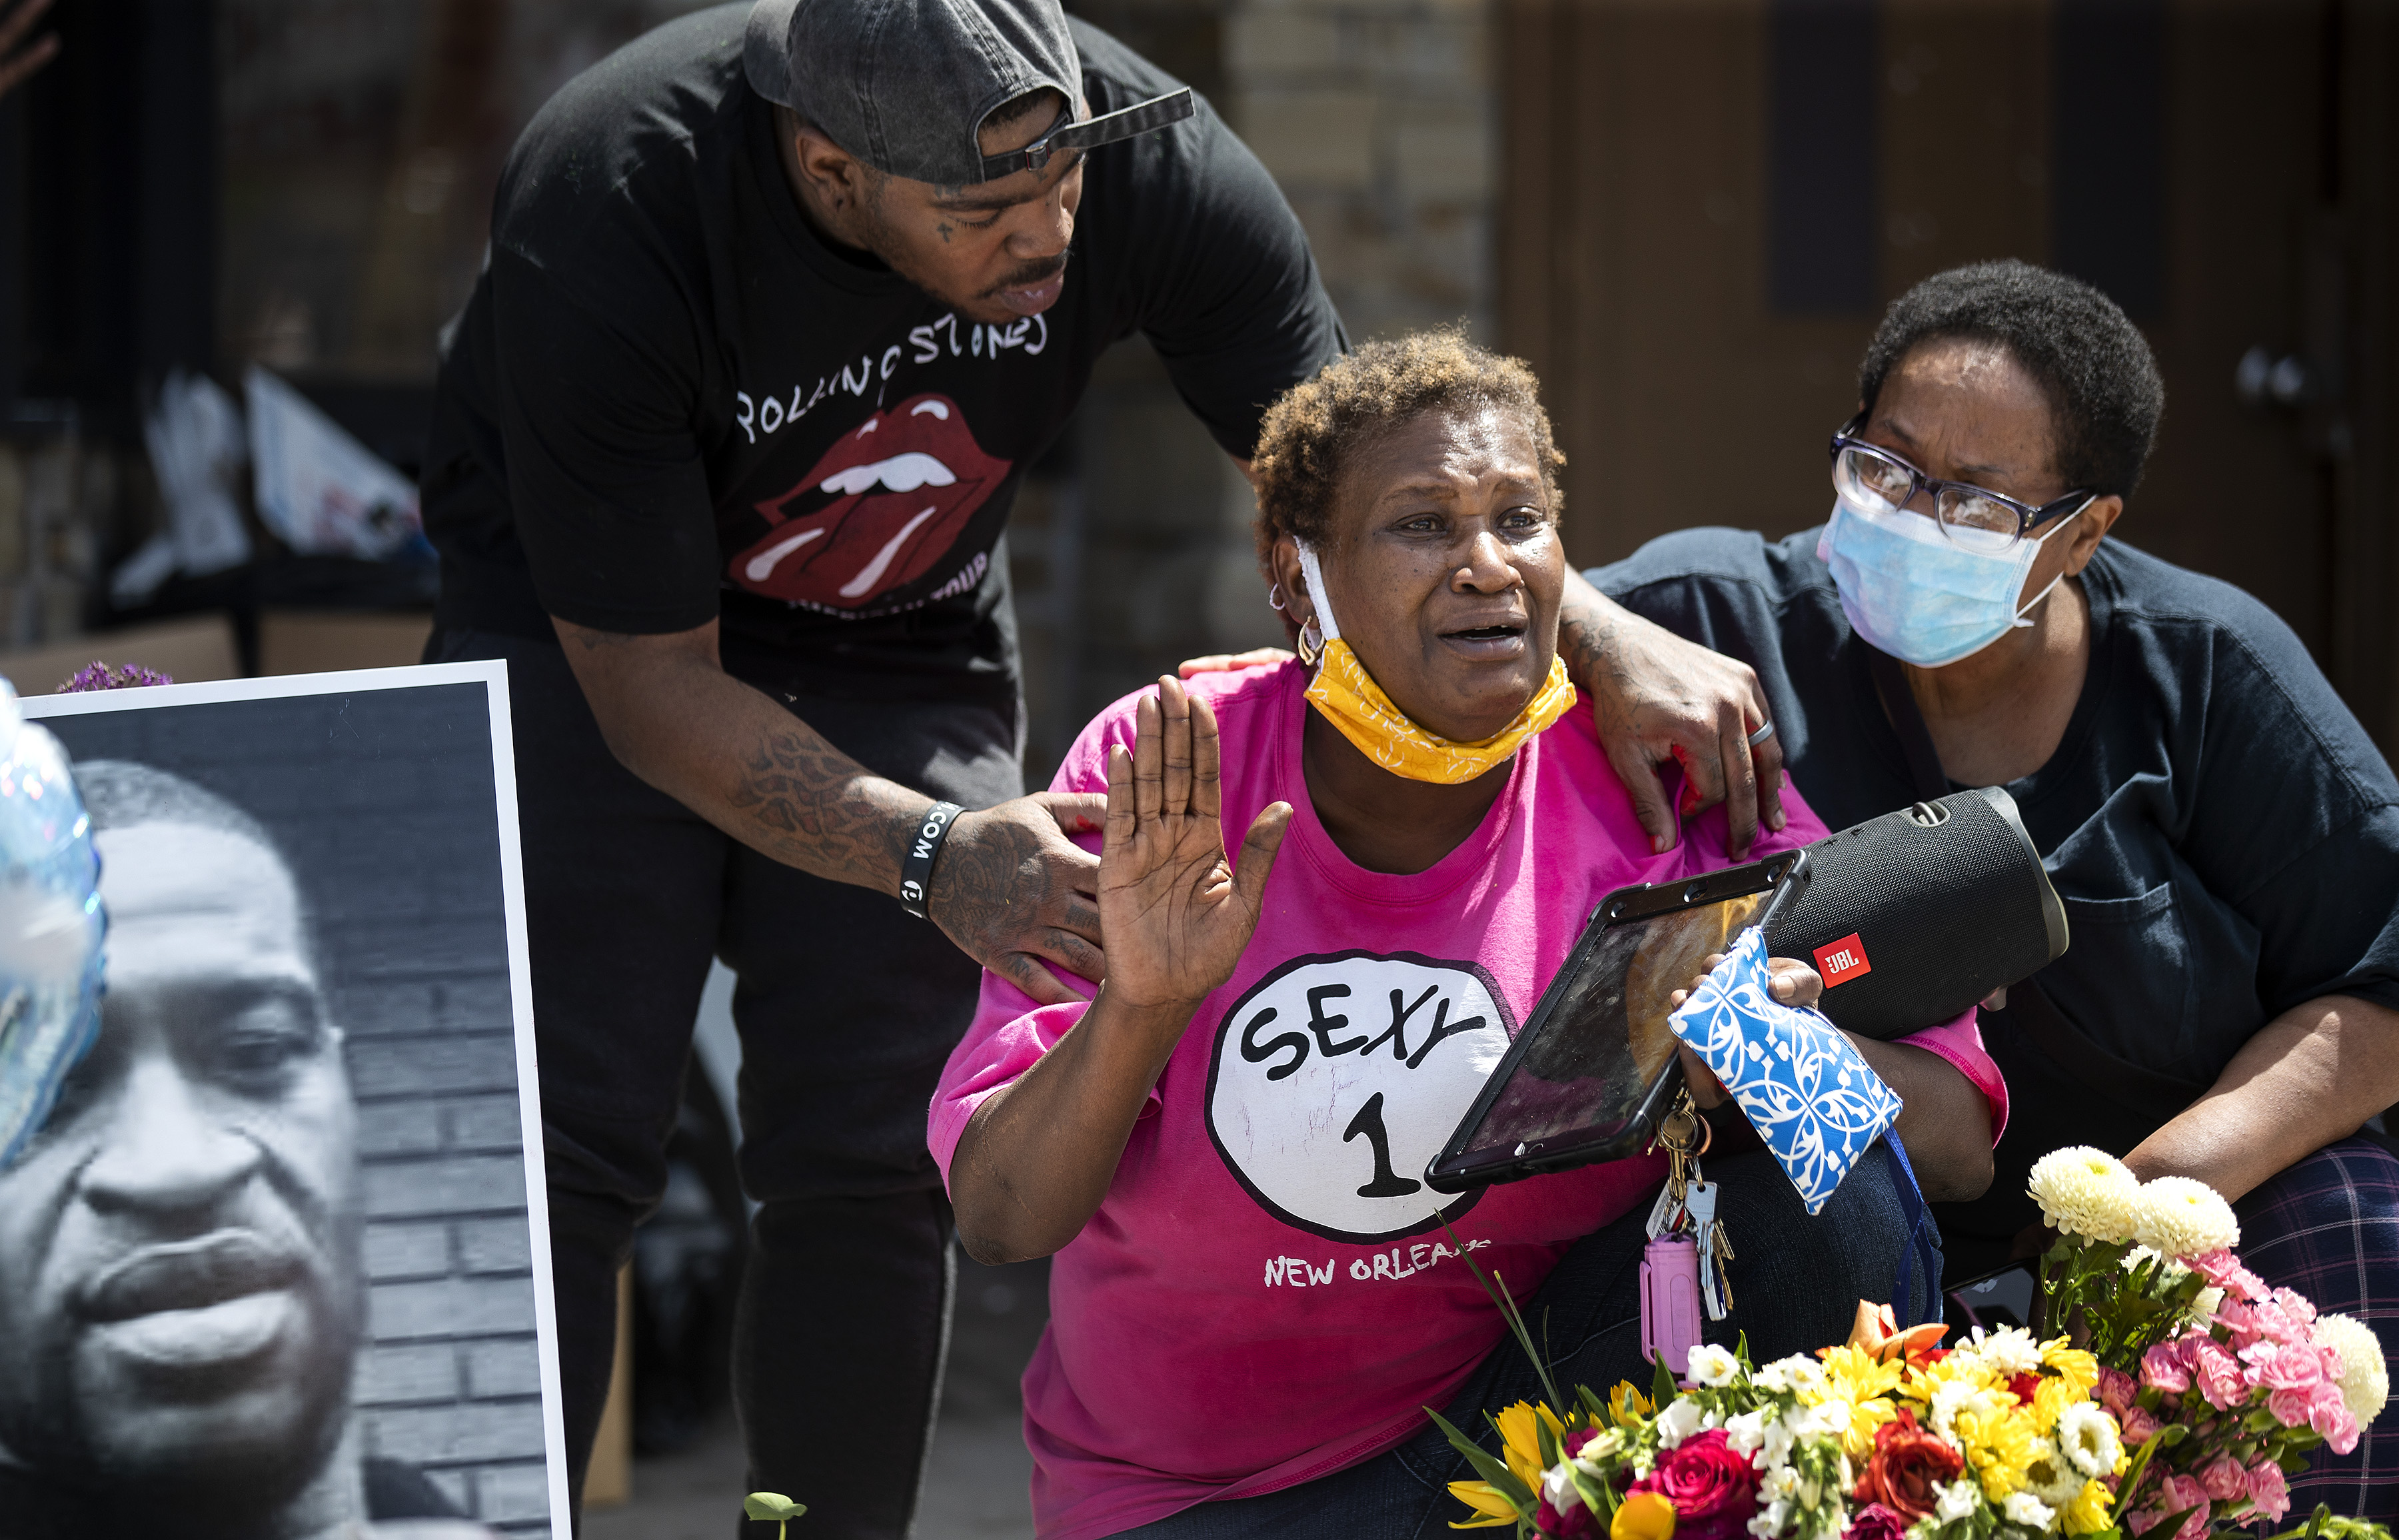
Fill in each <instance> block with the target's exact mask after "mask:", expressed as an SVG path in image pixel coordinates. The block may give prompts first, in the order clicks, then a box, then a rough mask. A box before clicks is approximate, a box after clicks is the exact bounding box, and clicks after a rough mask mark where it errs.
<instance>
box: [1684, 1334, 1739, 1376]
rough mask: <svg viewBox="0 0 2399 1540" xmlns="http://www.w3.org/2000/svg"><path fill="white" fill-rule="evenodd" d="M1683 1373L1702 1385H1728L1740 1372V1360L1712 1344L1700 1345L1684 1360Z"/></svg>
mask: <svg viewBox="0 0 2399 1540" xmlns="http://www.w3.org/2000/svg"><path fill="white" fill-rule="evenodd" d="M1683 1371H1684V1373H1686V1374H1687V1375H1688V1376H1690V1377H1691V1378H1692V1379H1694V1380H1697V1381H1699V1382H1700V1383H1701V1385H1730V1384H1732V1377H1733V1376H1734V1375H1735V1374H1738V1373H1740V1372H1741V1360H1740V1359H1739V1358H1734V1357H1733V1356H1732V1355H1731V1354H1730V1353H1728V1352H1726V1351H1725V1350H1724V1349H1723V1348H1721V1347H1718V1346H1717V1345H1716V1344H1714V1343H1701V1344H1700V1345H1699V1346H1697V1347H1694V1348H1692V1349H1691V1356H1690V1357H1689V1358H1687V1359H1685V1360H1684V1370H1683Z"/></svg>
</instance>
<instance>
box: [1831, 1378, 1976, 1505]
mask: <svg viewBox="0 0 2399 1540" xmlns="http://www.w3.org/2000/svg"><path fill="white" fill-rule="evenodd" d="M1965 1468H1966V1458H1965V1456H1964V1455H1962V1454H1959V1452H1957V1451H1956V1450H1954V1449H1951V1448H1950V1447H1949V1446H1948V1445H1947V1444H1945V1443H1943V1442H1942V1441H1941V1437H1940V1435H1938V1434H1936V1433H1932V1432H1931V1431H1929V1430H1927V1429H1925V1428H1922V1427H1918V1425H1917V1423H1916V1409H1915V1408H1914V1407H1907V1406H1904V1407H1901V1408H1900V1409H1899V1415H1898V1416H1897V1417H1895V1418H1893V1419H1892V1420H1891V1421H1890V1422H1887V1423H1885V1424H1883V1425H1882V1426H1880V1427H1878V1428H1877V1429H1875V1447H1874V1454H1873V1456H1872V1457H1871V1458H1869V1459H1868V1460H1867V1461H1866V1469H1865V1474H1864V1475H1863V1476H1861V1477H1859V1478H1858V1489H1857V1491H1856V1492H1854V1493H1851V1494H1850V1496H1851V1497H1852V1499H1853V1500H1855V1501H1857V1502H1861V1503H1880V1504H1881V1505H1883V1506H1885V1507H1888V1508H1890V1509H1891V1511H1892V1512H1894V1513H1896V1514H1898V1515H1899V1516H1900V1517H1901V1519H1903V1520H1905V1521H1907V1522H1908V1523H1914V1522H1915V1521H1916V1520H1918V1519H1923V1518H1928V1517H1930V1516H1931V1512H1932V1505H1933V1503H1934V1502H1935V1501H1936V1498H1935V1497H1934V1495H1933V1491H1932V1489H1933V1488H1934V1487H1936V1486H1938V1485H1940V1484H1941V1483H1942V1482H1944V1481H1950V1480H1955V1479H1957V1476H1958V1473H1959V1471H1961V1470H1963V1469H1965Z"/></svg>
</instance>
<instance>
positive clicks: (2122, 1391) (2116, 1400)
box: [2099, 1364, 2141, 1423]
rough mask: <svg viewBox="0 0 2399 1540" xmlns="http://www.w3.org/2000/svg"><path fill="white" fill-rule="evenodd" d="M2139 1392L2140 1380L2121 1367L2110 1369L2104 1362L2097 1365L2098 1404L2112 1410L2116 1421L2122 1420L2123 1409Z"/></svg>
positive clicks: (2129, 1404) (2131, 1402) (2128, 1405)
mask: <svg viewBox="0 0 2399 1540" xmlns="http://www.w3.org/2000/svg"><path fill="white" fill-rule="evenodd" d="M2140 1393H2141V1382H2140V1381H2138V1380H2136V1379H2135V1378H2133V1377H2132V1376H2131V1375H2130V1374H2127V1373H2125V1372H2124V1371H2122V1370H2121V1369H2110V1368H2108V1366H2107V1365H2106V1364H2101V1365H2100V1366H2099V1404H2100V1405H2101V1406H2104V1407H2106V1408H2107V1409H2108V1411H2110V1412H2114V1413H2115V1414H2116V1420H2117V1421H2118V1422H2120V1423H2121V1422H2122V1421H2123V1420H2124V1412H2125V1409H2126V1408H2128V1407H2130V1406H2131V1405H2132V1404H2133V1398H2134V1397H2135V1396H2137V1395H2139V1394H2140Z"/></svg>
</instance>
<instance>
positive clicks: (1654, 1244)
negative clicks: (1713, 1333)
mask: <svg viewBox="0 0 2399 1540" xmlns="http://www.w3.org/2000/svg"><path fill="white" fill-rule="evenodd" d="M1699 1344H1700V1248H1699V1243H1698V1242H1696V1241H1694V1240H1693V1239H1692V1238H1691V1237H1690V1236H1659V1237H1658V1238H1657V1239H1655V1240H1653V1241H1651V1242H1650V1243H1649V1245H1648V1249H1647V1250H1645V1251H1644V1252H1643V1253H1642V1261H1641V1356H1642V1357H1643V1358H1647V1359H1648V1360H1649V1361H1650V1362H1651V1363H1656V1362H1657V1361H1658V1360H1659V1359H1660V1358H1661V1357H1662V1358H1664V1359H1665V1360H1666V1368H1667V1370H1668V1371H1669V1372H1671V1373H1673V1374H1674V1376H1675V1377H1676V1378H1677V1379H1679V1378H1681V1377H1682V1376H1683V1375H1684V1374H1685V1373H1686V1372H1687V1370H1688V1364H1689V1358H1690V1353H1691V1349H1692V1348H1694V1347H1697V1346H1698V1345H1699Z"/></svg>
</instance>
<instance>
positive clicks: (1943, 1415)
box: [1932, 1380, 1975, 1434]
mask: <svg viewBox="0 0 2399 1540" xmlns="http://www.w3.org/2000/svg"><path fill="white" fill-rule="evenodd" d="M1974 1395H1975V1391H1974V1387H1973V1386H1972V1385H1970V1384H1968V1383H1967V1382H1966V1381H1964V1380H1945V1381H1943V1382H1942V1383H1941V1384H1939V1385H1935V1386H1933V1387H1932V1430H1933V1431H1934V1432H1935V1433H1941V1434H1948V1433H1952V1432H1955V1431H1956V1429H1957V1423H1958V1409H1959V1408H1960V1407H1962V1406H1964V1405H1965V1404H1966V1403H1967V1402H1969V1401H1971V1400H1972V1399H1973V1398H1974Z"/></svg>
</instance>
